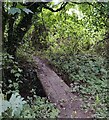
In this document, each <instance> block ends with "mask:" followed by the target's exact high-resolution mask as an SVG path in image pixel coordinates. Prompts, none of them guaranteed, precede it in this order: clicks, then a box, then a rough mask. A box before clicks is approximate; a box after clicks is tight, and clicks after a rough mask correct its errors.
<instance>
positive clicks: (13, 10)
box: [8, 7, 21, 15]
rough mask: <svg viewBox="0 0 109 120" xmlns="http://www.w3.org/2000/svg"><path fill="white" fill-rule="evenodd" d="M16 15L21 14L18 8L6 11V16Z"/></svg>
mask: <svg viewBox="0 0 109 120" xmlns="http://www.w3.org/2000/svg"><path fill="white" fill-rule="evenodd" d="M16 13H21V10H20V9H19V8H15V7H12V8H10V10H9V11H8V14H12V15H14V14H16Z"/></svg>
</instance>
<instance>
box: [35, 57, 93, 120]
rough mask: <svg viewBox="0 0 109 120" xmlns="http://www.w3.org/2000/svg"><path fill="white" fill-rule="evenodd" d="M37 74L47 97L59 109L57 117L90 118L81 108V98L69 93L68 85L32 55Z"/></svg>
mask: <svg viewBox="0 0 109 120" xmlns="http://www.w3.org/2000/svg"><path fill="white" fill-rule="evenodd" d="M33 59H34V61H35V64H36V66H37V67H38V68H37V69H36V71H37V75H38V78H39V80H40V81H41V84H42V86H43V88H44V90H45V93H46V95H47V97H48V99H49V100H50V101H51V102H52V103H54V104H55V105H56V107H57V108H58V109H59V110H60V114H59V117H58V118H90V117H91V116H90V114H89V113H88V112H85V111H84V110H82V108H81V105H82V104H83V103H82V101H81V99H80V98H78V97H77V96H76V95H74V94H72V93H71V90H70V88H69V86H67V85H66V84H65V82H64V81H63V80H62V79H61V78H60V77H59V76H58V75H57V74H56V73H55V72H54V71H53V70H51V69H50V68H49V67H48V66H47V65H46V64H45V63H44V62H43V61H42V60H41V59H39V58H38V57H33Z"/></svg>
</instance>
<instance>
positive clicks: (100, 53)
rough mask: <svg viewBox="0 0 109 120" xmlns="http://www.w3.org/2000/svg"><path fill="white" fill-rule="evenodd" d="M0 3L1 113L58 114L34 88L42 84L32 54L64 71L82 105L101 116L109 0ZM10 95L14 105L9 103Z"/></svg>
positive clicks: (108, 40) (107, 70)
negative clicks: (0, 48)
mask: <svg viewBox="0 0 109 120" xmlns="http://www.w3.org/2000/svg"><path fill="white" fill-rule="evenodd" d="M2 8H3V26H2V27H3V28H2V29H3V63H2V62H1V61H0V66H1V65H3V83H2V85H3V89H2V92H1V91H0V92H1V93H0V95H1V96H0V100H2V96H4V98H3V102H4V106H5V107H4V109H3V111H2V110H1V109H0V113H1V112H3V117H9V118H10V117H21V118H56V117H57V116H58V113H59V111H58V110H57V109H56V108H55V107H54V105H53V104H51V103H50V102H49V101H48V100H47V99H46V98H43V97H45V96H44V95H42V96H41V93H42V92H39V91H43V89H42V87H41V85H40V84H39V83H38V78H37V73H36V72H35V70H34V67H33V66H34V64H33V60H32V56H35V55H40V56H42V58H43V57H45V58H47V59H49V60H50V62H51V63H52V64H53V65H54V66H55V69H56V71H58V72H59V73H60V74H61V75H63V74H64V75H66V76H67V78H66V79H67V81H68V82H67V83H69V86H70V87H71V91H72V93H76V94H78V95H79V96H80V97H81V98H82V99H84V101H85V103H86V104H85V105H83V108H84V109H85V110H87V109H90V110H91V111H92V114H93V116H94V117H103V118H104V117H107V116H108V114H107V103H109V98H108V97H107V92H108V91H109V89H108V86H107V80H108V79H109V76H108V75H109V67H108V66H109V65H108V61H109V54H108V53H109V2H96V1H94V2H85V3H83V2H67V3H63V2H60V3H54V2H46V3H43V2H36V3H25V2H24V3H20V2H3V5H2ZM0 69H1V68H0ZM30 80H31V81H30ZM36 81H37V82H36ZM65 81H66V80H65ZM0 85H1V83H0ZM2 93H3V94H2ZM13 96H14V98H15V99H16V101H17V104H18V103H20V104H19V105H18V106H17V108H19V109H17V108H16V107H15V106H14V107H13V106H12V104H11V105H10V100H12V98H13ZM23 98H24V99H23ZM17 110H18V111H17ZM17 113H18V114H17ZM0 115H1V114H0Z"/></svg>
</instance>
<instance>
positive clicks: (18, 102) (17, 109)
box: [0, 93, 26, 118]
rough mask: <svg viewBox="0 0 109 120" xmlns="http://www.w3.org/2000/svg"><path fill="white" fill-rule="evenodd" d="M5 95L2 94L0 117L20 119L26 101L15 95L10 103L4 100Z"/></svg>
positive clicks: (0, 97) (0, 96)
mask: <svg viewBox="0 0 109 120" xmlns="http://www.w3.org/2000/svg"><path fill="white" fill-rule="evenodd" d="M3 96H4V95H3V94H0V103H2V105H1V106H2V107H0V116H2V117H9V118H10V117H19V116H20V114H21V111H22V110H23V105H24V104H26V101H24V99H23V98H22V97H21V96H20V95H19V94H18V93H13V94H12V96H11V98H10V99H9V101H7V100H4V99H3Z"/></svg>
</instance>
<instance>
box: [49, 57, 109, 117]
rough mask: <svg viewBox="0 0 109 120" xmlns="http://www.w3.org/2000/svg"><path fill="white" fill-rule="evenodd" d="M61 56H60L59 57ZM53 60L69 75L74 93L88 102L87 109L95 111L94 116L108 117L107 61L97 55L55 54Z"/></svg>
mask: <svg viewBox="0 0 109 120" xmlns="http://www.w3.org/2000/svg"><path fill="white" fill-rule="evenodd" d="M58 57H59V58H58ZM51 61H52V62H53V63H54V64H55V65H56V67H58V69H59V71H60V72H61V73H65V74H67V75H68V76H69V78H68V79H69V80H70V81H71V82H70V86H71V89H72V92H73V93H78V94H79V95H80V96H81V97H82V98H83V99H84V100H85V102H86V105H85V107H86V109H90V110H91V109H92V111H94V113H95V114H94V117H106V116H107V115H108V112H107V103H108V102H109V100H108V98H107V91H109V89H108V86H107V82H108V81H107V80H108V76H107V73H108V72H109V69H108V68H107V61H106V60H105V59H103V58H102V57H99V56H97V55H73V56H67V57H66V56H55V57H53V56H52V57H51Z"/></svg>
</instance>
